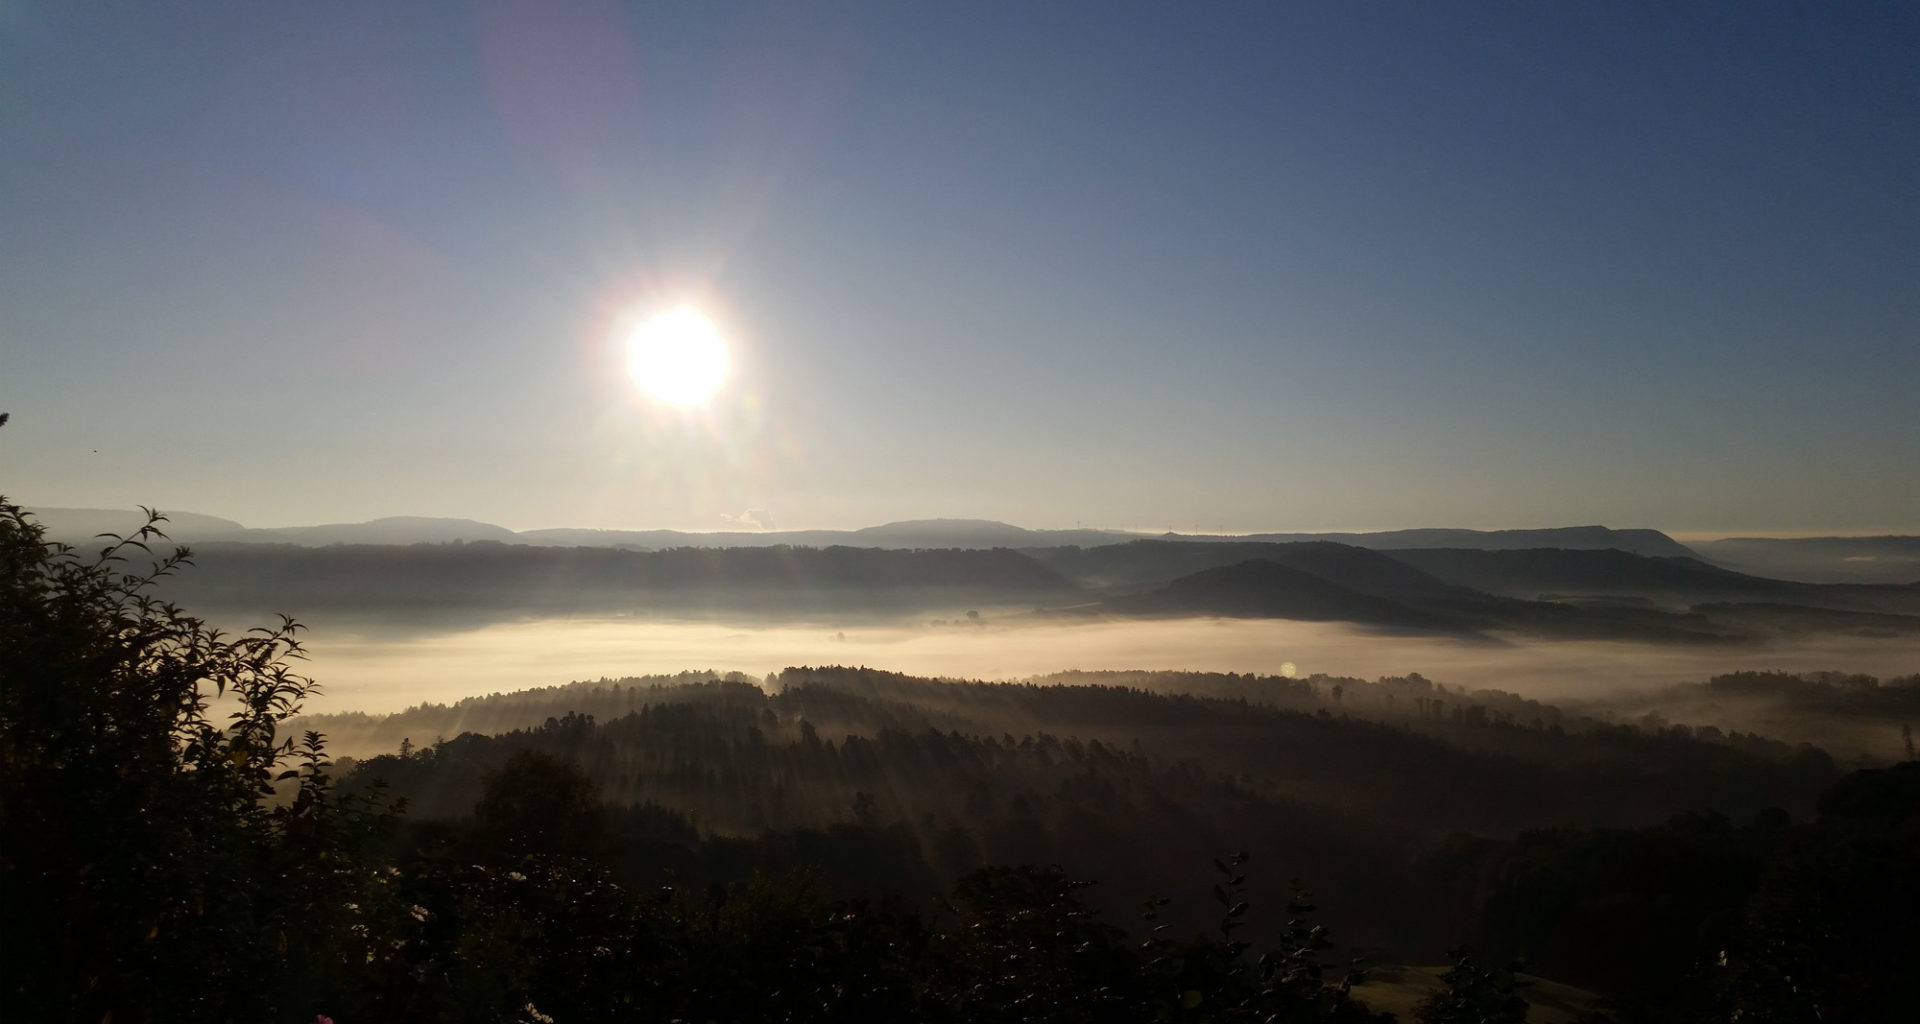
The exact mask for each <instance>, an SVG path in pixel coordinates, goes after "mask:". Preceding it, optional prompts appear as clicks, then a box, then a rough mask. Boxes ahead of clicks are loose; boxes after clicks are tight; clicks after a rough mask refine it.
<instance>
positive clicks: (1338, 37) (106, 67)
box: [0, 2, 1920, 532]
mask: <svg viewBox="0 0 1920 1024" xmlns="http://www.w3.org/2000/svg"><path fill="white" fill-rule="evenodd" d="M168 6H169V5H157V4H156V5H88V4H51V3H47V4H40V3H18V2H11V3H5V4H0V40H3V42H0V143H3V144H0V239H4V240H5V244H4V245H0V409H5V410H7V411H10V412H11V413H12V414H13V422H12V423H11V424H10V425H9V426H8V427H7V428H6V430H5V431H4V432H0V491H4V492H5V493H6V494H7V495H8V496H9V497H11V498H14V499H15V500H21V501H25V502H27V503H29V504H42V505H91V506H129V505H132V504H135V503H145V504H158V505H161V506H163V507H170V508H176V509H189V510H196V511H204V512H210V513H215V514H221V515H228V516H231V517H234V518H237V519H240V520H242V521H243V522H246V523H248V524H249V525H279V524H286V523H301V522H321V521H338V520H353V519H365V518H371V517H374V516H380V515H392V514H419V515H450V516H468V517H472V518H478V519H484V520H488V521H492V522H499V523H502V524H505V525H509V526H514V527H520V528H528V527H541V526H559V525H575V526H606V527H652V526H674V527H683V528H695V529H702V528H707V529H711V528H722V527H725V526H727V525H728V523H727V520H726V518H725V517H726V516H729V515H737V514H739V513H740V512H742V511H744V510H746V509H762V510H765V516H766V518H769V519H771V520H772V521H773V522H775V523H776V524H777V525H779V526H782V527H789V526H791V527H811V526H827V527H830V526H858V525H866V524H870V523H875V522H881V521H886V520H891V519H902V518H915V517H927V516H943V515H944V516H982V517H990V518H998V519H1004V520H1008V521H1011V522H1016V523H1021V524H1023V525H1029V526H1071V525H1073V524H1075V523H1076V522H1079V523H1084V524H1087V525H1108V526H1130V527H1143V528H1154V529H1164V528H1166V527H1169V526H1172V527H1175V528H1177V529H1182V530H1189V529H1194V528H1199V529H1203V530H1216V529H1220V530H1233V531H1241V530H1263V529H1317V528H1352V529H1377V528H1394V527H1405V526H1429V525H1456V526H1473V527H1489V528H1493V527H1515V526H1544V525H1562V524H1569V523H1586V522H1605V523H1608V524H1610V525H1615V526H1652V527H1658V528H1664V529H1669V530H1675V531H1706V532H1713V531H1727V532H1744V531H1796V532H1805V531H1835V532H1857V531H1903V532H1913V531H1914V530H1915V529H1916V527H1917V526H1920V516H1916V515H1915V510H1916V509H1920V483H1916V481H1917V480H1920V472H1916V470H1920V402H1916V401H1915V399H1914V392H1915V386H1916V383H1917V382H1920V9H1916V8H1914V7H1912V6H1910V5H1901V4H1824V5H1811V4H1806V5H1788V4H1771V3H1757V4H1756V3H1743V4H1724V5H1713V4H1689V5H1670V4H1652V5H1632V4H1489V5H1477V4H1464V3H1460V4H1387V3H1381V4H1374V3H1367V4H1354V3H1337V4H1336V3H1328V4H1241V5H1172V4H1145V5H1130V4H1120V3H1103V4H1097V5H1094V4H897V3H875V4H726V3H714V4H645V5H617V4H595V3H585V4H539V5H524V6H522V5H512V4H492V3H478V4H429V3H418V4H365V5H355V4H327V5H293V4H287V5H257V4H234V5H179V6H180V7H181V8H182V9H179V10H169V9H167V7H168ZM683 303H692V304H695V305H698V306H700V307H701V308H703V309H705V310H706V311H707V312H708V313H709V315H711V316H712V317H713V318H714V319H715V320H716V321H717V322H718V323H719V324H720V325H721V327H722V329H723V331H724V333H725V334H726V335H727V336H728V338H729V339H730V342H731V344H732V346H733V359H734V364H735V373H734V375H733V377H732V379H731V380H730V381H729V383H728V385H727V386H726V388H725V389H723V391H722V392H721V394H720V395H719V396H717V397H716V399H715V400H714V402H713V403H712V404H711V405H710V406H708V407H706V408H703V409H698V410H694V411H692V412H686V411H674V410H668V409H663V408H658V407H654V406H651V405H649V404H648V403H647V402H646V401H645V400H644V399H643V398H642V397H640V396H639V395H638V393H637V392H636V390H635V388H634V387H633V385H632V383H631V381H629V380H628V379H627V377H626V375H625V373H624V370H623V367H622V363H621V357H620V353H619V344H618V337H619V331H618V329H617V327H618V325H619V324H621V323H625V322H627V321H625V320H622V319H621V318H622V317H623V316H625V315H627V314H629V313H630V312H633V311H644V310H649V309H656V308H662V307H665V306H670V305H677V304H683Z"/></svg>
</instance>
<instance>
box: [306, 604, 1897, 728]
mask: <svg viewBox="0 0 1920 1024" xmlns="http://www.w3.org/2000/svg"><path fill="white" fill-rule="evenodd" d="M305 640H306V644H307V652H308V656H309V657H308V660H307V661H306V662H305V664H304V666H303V671H306V672H307V673H308V674H310V675H312V676H313V677H314V678H315V679H316V680H318V681H319V683H320V684H321V688H322V693H321V695H320V696H319V697H317V698H315V699H314V700H312V701H310V702H309V703H308V705H307V710H308V711H309V712H313V713H320V714H328V713H337V712H345V711H365V712H369V713H375V714H379V713H388V712H394V711H399V710H402V709H404V708H407V707H410V706H413V705H416V704H420V703H422V702H435V703H445V702H450V701H455V700H458V699H460V698H462V697H469V696H475V695H480V694H486V693H492V692H503V691H511V690H520V689H525V688H528V687H535V686H549V685H555V684H559V683H566V682H570V681H574V680H582V679H597V678H601V677H613V678H618V677H623V676H632V675H645V674H655V673H673V672H679V671H683V670H687V669H716V670H719V671H722V672H725V671H740V672H747V673H751V674H754V675H757V676H764V675H766V674H768V673H771V672H775V671H778V670H779V669H781V668H784V667H787V666H790V665H867V666H871V667H875V668H884V669H888V670H892V671H897V672H904V673H909V674H913V675H922V676H948V677H961V678H973V679H1009V680H1012V679H1022V678H1026V677H1029V676H1035V675H1042V674H1046V673H1051V672H1059V671H1064V670H1069V669H1084V670H1100V669H1181V670H1186V671H1211V672H1252V673H1263V674H1281V673H1283V672H1284V671H1285V666H1286V665H1288V664H1291V665H1293V666H1294V670H1295V673H1296V674H1298V675H1301V676H1306V675H1312V674H1315V673H1325V674H1328V675H1342V676H1356V677H1361V678H1367V679H1373V678H1377V677H1380V676H1388V675H1405V674H1408V673H1415V672H1417V673H1420V674H1421V675H1424V676H1426V677H1428V678H1429V679H1432V680H1434V681H1436V682H1440V683H1445V684H1446V685H1448V686H1449V687H1466V688H1468V689H1500V690H1507V691H1510V692H1513V693H1518V694H1521V695H1523V696H1526V697H1530V698H1534V699H1538V700H1542V701H1547V702H1556V701H1578V700H1587V699H1596V698H1607V697H1619V696H1625V695H1629V694H1633V693H1638V692H1644V691H1650V690H1654V689H1658V688H1661V687H1665V686H1670V685H1673V684H1677V683H1688V682H1698V681H1700V680H1704V679H1706V678H1707V677H1709V676H1712V675H1715V674H1717V673H1722V672H1730V671H1736V670H1742V669H1770V670H1782V671H1791V672H1800V671H1815V670H1824V669H1838V670H1843V671H1848V672H1862V673H1867V674H1871V675H1879V676H1892V675H1898V674H1903V673H1911V672H1913V671H1915V669H1916V667H1920V639H1915V638H1913V637H1903V638H1897V639H1892V638H1889V639H1880V638H1850V637H1832V636H1829V637H1821V638H1817V639H1806V640H1799V641H1795V642H1793V643H1791V644H1785V643H1783V644H1777V645H1753V644H1740V645H1733V644H1687V645H1680V644H1643V643H1625V642H1612V641H1550V642H1543V641H1534V640H1525V641H1522V640H1508V641H1501V642H1484V641H1482V642H1476V641H1468V640H1459V639H1451V638H1436V637H1424V636H1409V635H1394V634H1384V633H1378V632H1372V631H1367V630H1363V629H1358V628H1355V627H1351V626H1343V625H1338V624H1331V623H1304V622H1291V621H1284V620H1250V619H1178V620H1147V621H1129V622H1087V623H1082V624H1073V625H1055V624H1045V625H1040V624H1034V625H1003V624H999V623H996V622H993V621H992V620H988V622H987V623H986V624H984V625H974V624H971V623H968V622H966V621H965V620H961V621H960V622H958V623H955V624H946V625H927V624H919V625H903V624H900V623H897V622H894V623H878V624H876V623H869V624H867V625H856V624H779V625H769V624H764V623H760V624H753V625H740V624H728V623H723V622H713V621H688V622H676V621H660V620H636V619H543V620H534V621H525V622H514V623H503V624H495V625H489V626H484V627H481V628H478V629H472V630H466V631H459V632H433V633H419V634H399V633H391V632H380V633H364V632H353V631H349V630H347V629H341V628H334V627H330V626H328V625H327V624H326V623H325V622H324V621H321V622H317V623H316V624H315V625H314V628H313V630H312V631H311V632H310V633H308V634H306V637H305Z"/></svg>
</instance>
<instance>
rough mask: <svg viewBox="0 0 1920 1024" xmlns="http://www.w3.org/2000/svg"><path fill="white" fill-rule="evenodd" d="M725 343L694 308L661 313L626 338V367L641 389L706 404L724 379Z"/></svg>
mask: <svg viewBox="0 0 1920 1024" xmlns="http://www.w3.org/2000/svg"><path fill="white" fill-rule="evenodd" d="M727 370H728V363H727V346H726V343H725V342H724V341H723V340H721V337H720V332H719V330H718V329H716V328H715V327H714V326H713V321H711V320H709V319H707V318H706V317H705V316H703V315H701V313H700V312H699V311H698V310H693V309H686V308H682V309H676V310H673V311H671V312H667V313H662V314H660V315H658V316H656V317H653V318H652V319H650V320H648V321H646V322H645V323H642V324H641V325H640V326H639V327H637V328H635V329H634V332H633V336H632V337H631V338H629V339H628V340H627V373H628V374H630V375H631V376H632V377H633V382H634V383H635V384H637V385H639V386H640V390H641V391H643V392H645V393H646V394H647V395H648V396H649V397H652V398H654V399H655V400H657V401H661V402H666V403H668V404H671V405H680V406H697V405H705V404H707V402H708V401H709V400H710V399H712V398H713V396H714V393H715V392H717V391H719V390H720V385H721V384H722V383H724V382H725V381H726V379H727Z"/></svg>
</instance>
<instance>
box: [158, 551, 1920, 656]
mask: <svg viewBox="0 0 1920 1024" xmlns="http://www.w3.org/2000/svg"><path fill="white" fill-rule="evenodd" d="M195 561H196V563H197V565H196V567H195V569H194V571H192V572H190V573H185V574H181V575H178V576H175V577H172V578H169V579H167V580H165V581H163V583H162V587H163V590H164V592H165V593H166V594H167V596H169V597H171V598H173V599H175V600H177V601H180V602H181V603H183V604H189V605H192V606H194V607H200V608H206V609H210V610H217V611H224V612H229V613H230V612H245V613H251V614H253V615H256V616H257V615H260V614H268V613H278V612H285V613H288V614H291V615H294V616H295V617H297V618H308V617H311V616H315V615H321V616H326V617H330V618H334V619H338V618H342V617H358V618H362V619H367V620H372V621H376V622H381V623H385V624H388V625H391V626H393V627H394V628H406V627H407V626H408V625H409V624H413V623H416V622H422V623H424V622H427V621H429V620H430V621H431V622H439V621H441V620H448V621H456V620H459V621H466V622H469V623H472V622H485V621H491V620H497V619H501V618H522V617H524V618H539V617H547V616H557V615H587V616H595V615H627V614H634V613H645V614H651V615H667V616H707V617H721V618H725V617H728V616H738V617H743V618H752V619H784V620H787V621H793V620H801V619H805V620H817V619H819V618H821V617H824V616H848V617H856V616H858V617H871V616H882V617H889V618H894V619H900V618H908V619H911V618H914V617H919V616H922V615H927V616H934V617H944V616H947V615H951V614H954V613H957V612H959V611H961V610H965V609H977V610H983V611H985V612H986V613H987V614H988V615H989V616H990V617H998V618H1001V619H1006V618H1007V617H1008V616H1012V615H1027V614H1028V613H1032V612H1042V613H1049V614H1051V613H1060V614H1064V615H1065V616H1067V617H1069V618H1079V619H1084V618H1086V617H1088V616H1095V617H1134V616H1163V617H1164V616H1182V617H1184V616H1234V617H1246V618H1276V619H1296V620H1304V621H1341V622H1351V623H1356V624H1360V625H1364V626H1369V627H1377V628H1382V629H1391V630H1420V631H1443V632H1451V633H1456V634H1473V633H1479V632H1487V631H1513V632H1518V633H1523V634H1531V635H1535V636H1543V637H1582V638H1585V637H1602V638H1614V639H1631V640H1654V641H1693V642H1699V641H1706V642H1744V641H1749V640H1754V639H1760V638H1767V637H1772V636H1778V635H1783V634H1794V633H1808V632H1855V633H1869V632H1870V633H1874V634H1880V635H1886V634H1895V635H1897V634H1916V633H1920V587H1889V586H1853V585H1820V584H1802V583H1789V582H1783V581H1778V580H1767V579H1761V578H1759V577H1751V576H1743V575H1741V574H1738V573H1733V572H1729V571H1727V570H1723V569H1716V568H1714V567H1712V566H1708V565H1706V564H1705V563H1702V562H1699V561H1697V560H1693V559H1680V558H1652V557H1647V556H1642V555H1634V554H1628V553H1626V552H1622V551H1611V550H1594V551H1576V550H1526V551H1464V550H1407V551H1396V552H1393V553H1385V552H1380V551H1372V550H1367V549H1365V548H1358V547H1352V546H1348V545H1342V544H1333V543H1326V542H1303V543H1287V544H1270V543H1239V542H1226V541H1220V542H1211V543H1205V544H1199V543H1186V542H1173V541H1135V542H1131V543H1127V544H1116V545H1104V546H1100V547H1095V548H1076V547H1055V548H1035V549H1028V550H1013V549H1010V548H988V549H972V548H937V549H933V548H929V549H880V548H853V547H827V548H804V547H784V546H776V547H749V548H678V549H673V550H666V551H633V550H621V549H615V548H605V547H580V548H553V547H534V546H528V545H517V544H501V543H496V542H492V541H482V542H474V543H456V544H411V545H336V546H331V547H318V548H313V547H300V546H295V545H268V544H233V543H213V544H207V545H203V546H201V547H198V548H196V549H195ZM1541 598H1549V599H1550V600H1542V599H1541Z"/></svg>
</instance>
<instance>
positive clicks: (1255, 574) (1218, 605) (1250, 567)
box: [1111, 559, 1458, 630]
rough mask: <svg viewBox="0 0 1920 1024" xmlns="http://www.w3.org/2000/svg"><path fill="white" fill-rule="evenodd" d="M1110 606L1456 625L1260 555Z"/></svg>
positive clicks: (1438, 626) (1135, 610) (1401, 625)
mask: <svg viewBox="0 0 1920 1024" xmlns="http://www.w3.org/2000/svg"><path fill="white" fill-rule="evenodd" d="M1111 604H1112V606H1113V607H1115V608H1118V609H1121V610H1124V611H1128V612H1132V613H1135V614H1142V613H1145V614H1177V615H1228V616H1235V617H1249V618H1281V619H1301V620H1306V621H1314V622H1328V621H1343V622H1357V623H1362V624H1365V625H1373V626H1392V627H1399V628H1410V629H1438V630H1446V629H1455V628H1458V626H1457V624H1456V623H1455V622H1454V621H1452V620H1450V619H1447V618H1444V617H1442V616H1438V615H1434V614H1431V613H1428V612H1425V611H1421V610H1419V609H1416V608H1411V607H1408V606H1406V605H1404V604H1400V603H1399V602H1396V601H1391V600H1388V599H1386V598H1382V597H1376V596H1374V595H1372V594H1365V593H1361V592H1360V591H1358V590H1354V589H1351V588H1349V587H1345V586H1342V585H1340V584H1338V583H1334V582H1332V581H1331V580H1327V579H1323V578H1321V577H1319V576H1316V575H1313V574H1312V573H1309V572H1305V571H1303V570H1300V569H1296V568H1293V567H1291V566H1287V565H1282V564H1280V563H1279V562H1274V561H1268V560H1264V559H1255V560H1252V561H1246V562H1240V563H1238V564H1236V565H1230V566H1222V567H1220V568H1215V569H1205V570H1202V571H1200V572H1197V573H1194V574H1193V575H1191V576H1183V577H1181V578H1180V579H1177V580H1174V581H1173V582H1171V583H1169V584H1167V585H1166V586H1164V587H1161V588H1159V589H1158V590H1154V591H1150V592H1148V593H1146V594H1139V595H1134V596H1131V597H1122V598H1115V599H1113V601H1112V602H1111Z"/></svg>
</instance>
